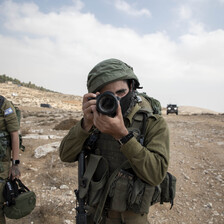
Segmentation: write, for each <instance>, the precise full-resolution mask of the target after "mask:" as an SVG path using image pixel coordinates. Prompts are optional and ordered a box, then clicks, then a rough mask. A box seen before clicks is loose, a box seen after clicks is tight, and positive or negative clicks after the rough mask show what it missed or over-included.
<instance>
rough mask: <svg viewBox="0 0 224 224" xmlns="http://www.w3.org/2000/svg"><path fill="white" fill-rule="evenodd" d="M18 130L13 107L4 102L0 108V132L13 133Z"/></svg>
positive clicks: (6, 101)
mask: <svg viewBox="0 0 224 224" xmlns="http://www.w3.org/2000/svg"><path fill="white" fill-rule="evenodd" d="M18 130H19V122H18V120H17V116H16V111H15V108H14V106H13V105H12V104H11V103H10V102H9V101H8V100H7V99H5V100H4V103H3V104H2V106H1V108H0V132H1V131H6V132H9V133H10V132H14V131H18Z"/></svg>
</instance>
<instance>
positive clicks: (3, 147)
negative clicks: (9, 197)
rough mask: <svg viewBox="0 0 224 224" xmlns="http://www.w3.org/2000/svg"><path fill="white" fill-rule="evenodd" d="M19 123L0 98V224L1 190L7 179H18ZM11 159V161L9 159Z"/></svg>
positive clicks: (1, 216) (2, 219)
mask: <svg viewBox="0 0 224 224" xmlns="http://www.w3.org/2000/svg"><path fill="white" fill-rule="evenodd" d="M18 131H19V122H18V119H17V115H16V111H15V108H14V106H13V105H12V103H10V102H9V101H8V100H7V99H6V98H4V97H3V96H0V208H1V209H0V223H1V224H4V223H6V222H5V215H4V211H3V203H4V198H3V194H2V192H3V188H4V185H5V182H6V179H7V178H8V177H11V178H12V179H15V178H19V177H20V170H19V163H20V161H19V133H18ZM11 158H12V159H11ZM11 160H12V164H11V165H10V162H11Z"/></svg>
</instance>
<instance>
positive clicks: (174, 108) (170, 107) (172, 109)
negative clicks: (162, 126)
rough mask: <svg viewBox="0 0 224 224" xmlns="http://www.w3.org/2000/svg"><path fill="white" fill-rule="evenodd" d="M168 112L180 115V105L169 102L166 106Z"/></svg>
mask: <svg viewBox="0 0 224 224" xmlns="http://www.w3.org/2000/svg"><path fill="white" fill-rule="evenodd" d="M166 114H167V115H168V114H176V115H178V106H177V105H176V104H168V105H167V108H166Z"/></svg>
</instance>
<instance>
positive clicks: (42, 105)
mask: <svg viewBox="0 0 224 224" xmlns="http://www.w3.org/2000/svg"><path fill="white" fill-rule="evenodd" d="M40 107H46V108H52V106H51V105H50V104H48V103H41V104H40Z"/></svg>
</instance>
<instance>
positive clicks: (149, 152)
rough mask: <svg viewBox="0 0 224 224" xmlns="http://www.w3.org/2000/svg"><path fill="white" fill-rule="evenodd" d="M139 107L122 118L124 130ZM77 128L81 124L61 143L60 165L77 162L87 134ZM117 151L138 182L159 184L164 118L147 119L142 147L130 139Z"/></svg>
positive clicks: (165, 149)
mask: <svg viewBox="0 0 224 224" xmlns="http://www.w3.org/2000/svg"><path fill="white" fill-rule="evenodd" d="M149 106H150V105H149ZM142 107H143V106H142V105H141V103H137V104H136V105H135V107H134V108H133V109H132V111H131V112H130V113H129V115H128V116H127V118H124V119H125V124H127V125H126V126H127V127H128V126H130V125H131V122H133V120H132V119H133V117H134V115H135V114H136V113H137V112H138V111H139V110H140V109H143V110H144V108H142ZM81 124H82V120H81V121H80V122H79V123H77V124H76V125H75V126H74V127H73V128H71V130H70V131H69V133H68V134H67V135H66V136H65V137H64V139H63V140H62V142H61V145H60V148H59V153H60V158H61V160H62V161H64V162H74V161H76V160H77V159H78V158H77V156H78V154H79V153H80V151H81V150H82V147H83V144H84V142H85V140H86V139H87V138H88V137H89V136H90V134H91V133H90V132H86V131H85V130H84V129H83V128H82V125H81ZM120 150H121V152H122V153H123V154H124V156H125V157H126V158H127V159H128V161H129V163H130V165H131V167H132V169H133V170H134V172H135V174H136V175H137V176H138V177H139V178H140V179H142V180H144V181H145V182H147V183H149V184H150V185H153V186H156V185H158V184H159V183H161V181H162V180H163V178H164V177H165V175H166V172H167V169H168V163H169V130H168V126H167V123H166V121H165V120H164V118H163V117H162V116H160V115H153V114H151V116H149V117H148V119H147V123H146V133H145V139H144V146H142V145H141V144H140V143H139V142H138V141H137V139H136V138H135V137H133V138H131V139H130V140H129V141H128V142H127V143H126V144H124V145H122V146H121V147H120Z"/></svg>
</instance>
